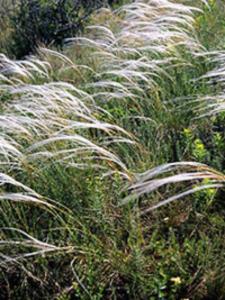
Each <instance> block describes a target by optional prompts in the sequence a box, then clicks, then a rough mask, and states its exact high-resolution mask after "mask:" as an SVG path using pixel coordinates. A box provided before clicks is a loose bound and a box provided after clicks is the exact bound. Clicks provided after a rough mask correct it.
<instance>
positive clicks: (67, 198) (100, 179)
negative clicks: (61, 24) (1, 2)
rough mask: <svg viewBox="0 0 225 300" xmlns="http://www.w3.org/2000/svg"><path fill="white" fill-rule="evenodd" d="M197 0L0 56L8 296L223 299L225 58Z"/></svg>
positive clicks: (133, 9) (0, 176)
mask: <svg viewBox="0 0 225 300" xmlns="http://www.w3.org/2000/svg"><path fill="white" fill-rule="evenodd" d="M198 4H199V5H198V6H199V7H200V6H202V8H203V10H201V9H200V8H199V7H198V8H196V7H193V6H189V5H187V4H185V3H181V2H175V1H173V2H172V1H168V0H160V1H159V0H150V1H135V2H133V3H130V4H127V5H124V6H122V7H121V8H119V9H118V10H116V11H115V12H110V11H109V10H107V11H106V10H104V11H103V12H101V13H100V15H99V19H98V15H96V16H95V17H94V18H93V20H94V22H96V23H95V24H91V25H90V26H89V27H88V28H87V29H86V35H85V36H83V37H79V38H74V39H71V40H69V41H68V42H69V43H72V44H71V45H68V49H66V51H65V52H64V53H58V52H57V51H55V50H54V49H45V48H40V50H39V56H38V57H29V58H27V59H25V60H17V61H13V60H10V59H8V58H7V57H6V56H5V55H1V56H0V143H1V144H0V172H1V173H0V204H1V210H0V211H1V216H2V218H1V221H0V224H1V225H0V226H1V231H0V237H1V242H0V248H1V255H0V267H1V269H2V270H4V272H2V274H1V275H0V284H1V286H3V292H2V295H3V297H5V298H7V297H11V298H12V299H20V298H24V295H25V297H26V298H27V299H43V298H45V299H52V298H55V299H96V300H97V299H99V300H100V299H147V298H148V299H175V298H190V299H205V297H213V298H215V299H223V295H224V288H225V287H224V282H223V275H224V268H223V264H224V262H225V258H224V255H223V251H221V249H224V247H225V245H224V242H223V239H222V235H223V231H224V226H225V223H224V203H223V201H222V199H223V186H224V159H223V154H222V153H223V149H224V146H225V143H224V141H225V136H224V133H223V127H222V122H223V115H222V114H220V115H219V116H215V115H216V114H217V113H219V112H221V111H223V81H224V79H223V73H224V72H223V61H224V54H223V51H222V50H221V49H220V50H219V51H217V50H216V49H215V51H210V52H209V51H208V50H206V48H205V46H206V45H203V43H201V42H200V40H201V39H200V36H199V37H198V32H196V22H198V25H199V26H200V27H201V26H202V22H203V19H202V18H200V17H199V16H206V15H207V13H208V10H209V9H212V7H211V3H208V2H206V1H199V3H198ZM215 11H216V10H212V12H213V14H214V17H215V16H216V15H215ZM103 16H107V20H105V18H104V17H103ZM114 18H115V19H114ZM114 20H116V22H115V21H114ZM97 21H99V24H97ZM199 35H201V32H200V33H199ZM202 40H205V37H204V39H202ZM202 40H201V41H202ZM212 69H213V71H212ZM206 115H207V117H206ZM208 116H212V117H211V118H209V117H208ZM184 197H185V201H180V200H181V198H184ZM178 200H179V201H178ZM159 208H160V209H159ZM221 253H222V254H221ZM13 278H16V281H15V279H13Z"/></svg>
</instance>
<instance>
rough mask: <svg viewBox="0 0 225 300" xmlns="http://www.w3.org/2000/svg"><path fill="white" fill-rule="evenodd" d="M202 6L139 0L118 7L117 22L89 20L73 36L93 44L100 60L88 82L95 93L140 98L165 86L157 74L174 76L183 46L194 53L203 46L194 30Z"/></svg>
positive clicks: (84, 44) (104, 96) (81, 42)
mask: <svg viewBox="0 0 225 300" xmlns="http://www.w3.org/2000/svg"><path fill="white" fill-rule="evenodd" d="M196 11H200V10H199V9H198V8H194V7H191V6H187V5H184V4H180V3H174V2H170V1H168V0H160V1H158V0H157V1H153V0H151V1H135V2H134V3H131V4H127V5H124V6H122V7H121V8H120V9H118V10H117V11H115V12H114V14H115V16H116V17H117V16H119V17H118V18H117V19H118V20H119V21H118V23H117V26H116V27H113V26H111V27H110V25H109V26H108V27H106V26H103V25H94V26H89V27H88V28H87V29H88V30H89V31H90V34H89V35H87V36H86V37H77V38H74V39H69V40H68V42H75V43H76V44H78V45H81V46H82V47H84V48H89V49H91V51H92V56H93V57H94V58H95V60H96V61H97V69H96V70H95V71H96V72H97V73H98V74H97V75H96V79H95V80H94V82H91V83H90V84H88V85H87V88H90V89H91V91H92V94H93V97H94V98H95V99H102V101H108V100H112V99H123V100H125V99H132V100H133V101H135V102H136V103H138V101H139V98H140V96H141V97H143V96H145V95H146V91H147V90H148V89H149V88H150V89H154V88H156V87H158V88H160V87H159V86H157V82H156V79H157V78H158V77H159V76H162V75H163V76H169V75H168V72H166V67H168V66H171V65H173V64H174V62H176V63H177V62H178V61H179V60H180V57H179V55H177V53H176V51H177V49H178V48H180V47H183V48H185V49H186V50H187V51H189V52H190V53H196V52H198V51H200V50H201V49H202V46H201V45H200V43H199V42H198V40H197V38H196V36H195V33H194V22H195V20H194V12H196ZM99 57H101V60H99ZM139 102H140V101H139ZM139 105H140V103H139Z"/></svg>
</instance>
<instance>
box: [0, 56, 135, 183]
mask: <svg viewBox="0 0 225 300" xmlns="http://www.w3.org/2000/svg"><path fill="white" fill-rule="evenodd" d="M4 58H5V57H4ZM4 61H6V62H7V64H8V66H5V68H4V69H3V70H2V72H3V73H4V72H5V70H7V72H8V75H9V78H10V79H11V77H10V75H11V76H12V78H14V76H15V72H14V69H13V68H11V65H12V66H13V67H14V65H15V66H16V67H18V68H19V70H20V68H22V70H23V69H25V71H24V70H23V72H25V73H26V72H28V70H27V69H29V68H30V66H33V64H34V62H35V66H36V65H37V64H38V65H39V66H40V65H41V66H42V62H41V61H38V63H37V62H36V61H37V60H36V59H34V58H32V61H33V62H32V63H31V62H30V61H29V63H28V62H26V61H23V62H22V63H21V62H20V63H19V65H18V63H16V62H15V63H14V62H10V60H9V59H6V58H5V60H4ZM30 64H31V65H30ZM43 64H44V63H43ZM21 72H22V71H21ZM21 72H19V76H20V73H21ZM32 72H36V68H35V67H33V68H32V70H31V71H30V70H29V72H28V75H27V76H28V77H29V78H30V77H32V76H33V75H32V74H33V73H32ZM16 74H17V73H16ZM46 78H47V77H46ZM0 90H1V91H2V93H5V94H7V97H8V98H10V99H9V100H8V101H7V103H5V104H4V110H3V113H2V115H0V124H1V130H0V133H1V135H4V139H6V140H8V143H9V141H10V140H11V141H13V144H15V145H18V146H19V145H20V144H23V146H21V147H20V148H21V149H20V151H21V152H22V153H23V155H22V154H21V156H20V157H21V164H23V163H24V161H26V162H27V163H28V162H29V163H31V162H32V161H33V160H34V159H35V158H37V159H38V160H39V161H40V160H41V157H44V158H45V159H46V158H47V157H49V158H53V157H56V156H57V157H58V160H57V161H58V162H59V161H61V162H64V163H65V160H66V161H67V162H68V163H70V164H71V165H73V166H75V165H76V163H75V160H76V158H78V161H79V162H78V164H77V166H78V165H80V166H81V161H80V160H82V156H83V157H84V158H85V159H86V162H88V163H87V164H86V163H85V162H84V161H83V162H82V165H83V166H87V165H88V166H90V163H91V160H92V161H93V162H94V161H95V160H96V158H97V157H98V158H99V162H100V161H103V163H104V161H106V162H107V166H108V167H110V161H111V163H113V164H115V165H117V166H118V168H119V170H118V171H119V172H121V169H120V168H122V169H123V172H128V171H127V168H126V167H125V165H124V163H122V161H121V160H120V159H119V157H117V156H116V154H114V153H112V152H111V150H108V149H107V147H109V146H110V148H111V145H112V144H119V143H127V144H132V143H133V141H132V139H133V138H132V137H131V135H129V134H128V133H127V132H126V131H125V130H124V129H122V128H120V127H118V126H116V125H113V124H108V123H105V122H102V121H99V120H98V119H96V117H95V116H94V115H97V114H99V113H100V112H102V109H101V108H100V107H98V106H97V105H96V104H95V101H94V99H93V97H92V95H90V94H88V93H86V92H85V91H83V90H81V89H78V88H76V87H75V86H74V85H72V84H69V83H66V82H48V83H43V84H41V85H40V84H39V85H38V84H31V83H20V84H14V81H13V83H12V84H5V83H4V84H2V85H0ZM90 130H95V131H101V132H104V135H103V136H102V141H101V142H97V141H96V138H95V137H91V135H90V134H89V132H90ZM82 132H83V135H84V136H82ZM104 136H105V137H106V142H104ZM107 136H108V137H110V143H108V141H107ZM114 136H115V138H114ZM90 139H92V140H93V141H91V140H90ZM114 139H115V141H114ZM96 142H97V143H99V144H96ZM44 146H48V147H47V148H48V149H45V148H44ZM9 147H11V148H12V145H11V146H9V145H8V147H6V146H5V147H4V156H5V157H6V149H8V157H7V159H9V157H11V153H10V151H9V150H10V149H9ZM39 148H41V151H39ZM34 149H35V150H38V152H37V153H35V151H34ZM11 152H12V149H11ZM14 152H15V149H14ZM17 158H18V157H17ZM68 159H70V162H69V161H68ZM9 161H10V160H9ZM12 163H13V162H11V163H10V164H9V165H10V166H11V165H12ZM94 166H95V168H96V164H95V163H94ZM105 167H106V166H105ZM113 168H114V167H113ZM124 174H125V173H124ZM125 177H126V178H128V177H129V176H128V175H127V174H126V175H125Z"/></svg>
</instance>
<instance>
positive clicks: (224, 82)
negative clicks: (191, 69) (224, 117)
mask: <svg viewBox="0 0 225 300" xmlns="http://www.w3.org/2000/svg"><path fill="white" fill-rule="evenodd" d="M199 55H200V56H203V57H205V58H206V61H207V62H208V63H210V64H211V65H213V68H212V69H211V70H210V71H208V72H207V73H206V74H204V75H203V76H201V77H200V78H198V79H197V80H196V82H198V81H203V80H204V81H206V83H207V84H208V86H209V87H210V88H211V90H210V92H209V93H208V94H207V95H205V96H204V95H198V98H197V99H196V100H195V101H196V103H197V104H198V105H197V107H196V111H197V113H198V115H199V116H200V117H204V116H212V115H216V114H218V113H220V112H223V111H224V110H225V52H224V50H216V51H210V52H205V53H199Z"/></svg>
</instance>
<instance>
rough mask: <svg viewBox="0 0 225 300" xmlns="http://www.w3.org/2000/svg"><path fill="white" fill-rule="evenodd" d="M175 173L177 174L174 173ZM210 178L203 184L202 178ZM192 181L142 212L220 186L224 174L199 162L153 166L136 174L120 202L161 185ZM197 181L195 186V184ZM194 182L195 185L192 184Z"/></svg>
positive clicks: (142, 194)
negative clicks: (180, 190) (183, 188)
mask: <svg viewBox="0 0 225 300" xmlns="http://www.w3.org/2000/svg"><path fill="white" fill-rule="evenodd" d="M176 173H177V174H176ZM205 179H207V180H210V184H204V180H205ZM185 182H188V183H192V185H191V187H190V188H188V189H186V190H185V191H184V192H181V193H180V192H179V193H178V194H175V195H173V196H171V197H169V198H167V199H165V200H163V201H160V202H159V203H157V204H154V205H152V206H150V207H149V208H147V209H145V210H144V211H143V212H142V214H145V213H147V212H150V211H152V210H154V209H156V208H159V207H161V206H163V205H166V204H168V203H170V202H172V201H175V200H178V199H180V198H182V197H185V196H187V195H190V194H193V193H195V192H197V191H200V190H203V189H209V188H215V189H217V188H220V187H223V186H224V182H225V176H224V174H222V173H220V172H218V171H216V170H214V169H212V168H210V167H208V166H206V165H204V164H200V163H196V162H177V163H169V164H164V165H161V166H158V167H156V168H153V169H151V170H149V171H146V172H144V173H142V174H137V176H136V181H135V182H134V183H133V184H131V185H130V186H129V187H128V188H127V191H128V193H129V195H128V196H127V197H126V198H125V199H124V200H123V201H122V204H126V203H129V202H130V201H132V200H134V199H138V198H140V197H141V196H144V195H147V194H150V193H152V192H154V191H156V190H159V189H160V188H161V187H164V186H167V185H171V184H176V185H178V184H179V183H185ZM196 183H197V186H196ZM193 184H195V186H193Z"/></svg>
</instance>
